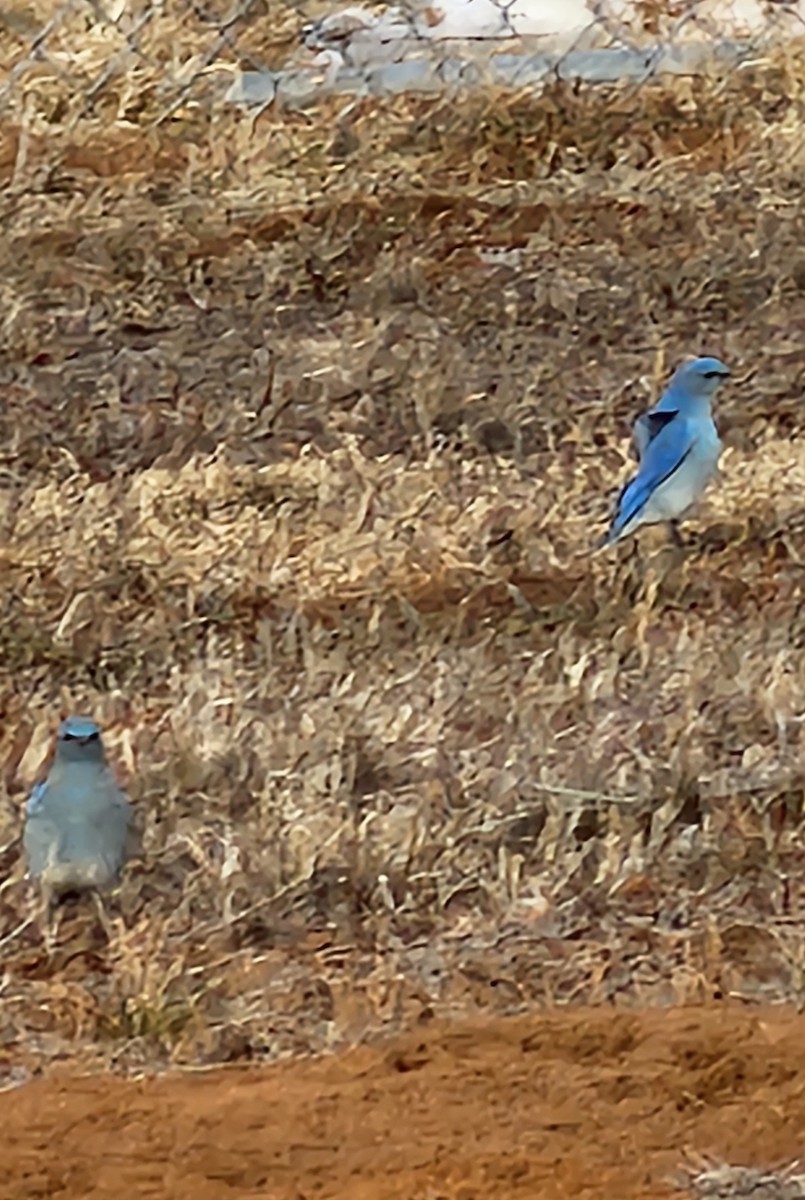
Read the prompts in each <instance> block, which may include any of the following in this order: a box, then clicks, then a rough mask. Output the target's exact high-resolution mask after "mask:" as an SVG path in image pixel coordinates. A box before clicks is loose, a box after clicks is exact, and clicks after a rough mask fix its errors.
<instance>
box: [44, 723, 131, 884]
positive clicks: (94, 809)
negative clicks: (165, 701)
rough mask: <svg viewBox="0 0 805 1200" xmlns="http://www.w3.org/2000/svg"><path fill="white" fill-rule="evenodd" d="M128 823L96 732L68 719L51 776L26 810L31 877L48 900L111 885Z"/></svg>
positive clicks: (123, 802)
mask: <svg viewBox="0 0 805 1200" xmlns="http://www.w3.org/2000/svg"><path fill="white" fill-rule="evenodd" d="M130 821H131V807H130V805H129V802H128V800H127V799H126V797H125V795H124V794H123V792H121V790H120V788H119V787H118V786H117V783H116V782H115V778H114V775H113V774H112V771H111V769H110V767H109V766H108V764H107V762H106V755H105V753H104V749H103V743H102V741H101V731H100V729H99V728H98V726H97V725H96V724H95V722H94V721H92V720H90V719H89V718H88V717H68V718H67V720H66V721H64V722H63V724H62V726H61V728H60V729H59V735H58V741H57V743H56V757H55V760H54V763H53V766H52V768H51V771H50V774H49V775H48V777H47V779H46V780H45V781H44V782H43V783H40V784H38V785H37V786H36V787H35V788H34V790H33V792H32V794H31V797H30V799H29V800H28V803H27V805H26V809H25V832H24V835H23V843H24V846H25V853H26V857H27V859H28V871H29V874H30V875H31V876H32V877H33V878H34V879H38V880H39V881H40V883H41V884H42V887H43V889H44V891H45V893H46V894H47V895H48V896H50V895H55V896H59V895H64V894H65V893H67V892H72V891H82V890H84V889H87V888H96V887H104V886H105V885H108V884H111V883H113V882H114V880H115V879H116V877H117V874H118V872H119V870H120V868H121V866H122V865H123V861H124V859H125V857H126V850H127V844H128V837H129V825H130Z"/></svg>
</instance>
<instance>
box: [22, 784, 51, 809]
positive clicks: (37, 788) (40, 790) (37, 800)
mask: <svg viewBox="0 0 805 1200" xmlns="http://www.w3.org/2000/svg"><path fill="white" fill-rule="evenodd" d="M47 786H48V781H47V780H46V779H43V780H42V781H41V783H37V784H35V785H34V787H33V790H32V791H31V794H30V796H29V797H28V800H27V802H26V804H25V815H26V817H34V816H36V814H37V812H38V811H39V806H40V805H41V803H42V798H43V796H44V794H45V792H46V791H47Z"/></svg>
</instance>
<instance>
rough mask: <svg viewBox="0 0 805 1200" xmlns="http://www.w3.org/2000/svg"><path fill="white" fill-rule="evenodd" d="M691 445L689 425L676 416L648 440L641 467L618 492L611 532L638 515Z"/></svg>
mask: <svg viewBox="0 0 805 1200" xmlns="http://www.w3.org/2000/svg"><path fill="white" fill-rule="evenodd" d="M692 446H693V438H692V437H691V430H690V425H689V424H688V422H687V421H685V420H683V419H682V418H680V417H679V416H678V415H675V419H673V420H671V421H668V422H667V424H665V425H664V426H663V428H662V429H661V430H660V431H659V433H657V434H656V436H655V437H653V438H652V440H651V441H650V442H649V443H648V446H647V447H646V450H645V454H644V457H643V460H642V462H641V464H640V470H639V471H638V472H637V474H636V475H635V477H634V478H633V479H632V480H631V481H630V482H629V483H627V485H626V487H625V488H624V489H623V491H622V492H621V494H620V497H619V499H618V511H617V514H616V516H615V521H614V523H613V526H612V533H618V532H619V531H620V530H621V529H622V528H623V527H624V525H628V523H629V522H630V521H631V520H632V519H633V518H634V517H636V516H637V514H638V513H639V512H640V509H641V508H642V507H643V505H644V504H645V503H646V501H647V500H648V499H649V497H650V496H651V494H652V493H653V492H654V491H656V489H657V488H658V487H659V486H660V484H662V483H665V482H666V480H668V479H670V478H671V476H672V475H674V474H675V473H676V472H677V471H678V470H679V468H680V467H681V466H682V463H683V462H684V461H685V459H686V458H687V457H688V455H689V454H690V451H691V449H692Z"/></svg>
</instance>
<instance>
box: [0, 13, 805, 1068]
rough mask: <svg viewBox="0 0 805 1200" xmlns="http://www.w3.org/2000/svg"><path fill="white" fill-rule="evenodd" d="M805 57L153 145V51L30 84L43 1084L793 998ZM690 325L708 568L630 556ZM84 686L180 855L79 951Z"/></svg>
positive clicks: (22, 463)
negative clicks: (57, 873)
mask: <svg viewBox="0 0 805 1200" xmlns="http://www.w3.org/2000/svg"><path fill="white" fill-rule="evenodd" d="M152 33H153V30H152ZM169 33H170V30H168V31H167V32H166V31H165V30H163V37H164V38H165V39H166V51H165V52H166V53H167V44H168V41H169V38H168V34H169ZM803 65H805V59H803V58H802V57H800V56H799V51H798V50H797V49H796V47H794V48H791V49H790V50H789V51H788V52H787V54H786V56H779V57H777V58H774V59H773V60H771V61H765V62H764V63H762V64H760V65H758V66H757V67H756V68H753V69H750V70H745V71H744V72H742V73H741V74H740V75H738V76H735V77H733V78H732V79H730V80H719V81H716V80H702V81H698V82H695V81H676V82H675V83H673V84H672V85H670V84H668V85H667V84H656V85H652V86H651V87H649V86H645V87H643V88H641V89H640V90H639V91H637V92H635V90H634V89H629V90H626V91H622V92H621V91H618V90H617V89H615V90H603V89H598V90H595V91H592V90H591V91H589V92H584V93H583V94H580V95H577V94H574V91H573V89H572V88H557V89H556V90H555V91H552V92H550V93H549V94H548V95H547V96H545V97H542V98H539V97H537V98H535V97H528V96H501V95H491V94H488V93H484V94H481V95H477V96H475V97H473V98H469V99H466V100H463V101H461V102H457V101H455V100H454V99H450V100H444V99H438V100H427V101H425V100H421V99H417V100H412V101H408V100H404V99H400V100H397V101H395V102H394V103H371V104H370V103H368V102H361V103H359V104H357V105H355V106H353V107H352V108H351V109H349V111H345V110H344V108H343V105H339V104H338V103H337V102H333V103H332V104H331V105H329V106H323V107H322V108H320V109H316V110H314V112H313V113H312V114H308V115H307V116H300V115H294V114H288V113H285V114H283V113H275V112H272V111H269V112H266V113H264V114H262V115H261V116H260V117H259V118H258V119H257V120H256V121H255V120H253V118H252V117H250V116H249V115H244V114H242V113H237V112H233V111H231V110H224V109H220V108H218V107H216V106H212V107H210V106H209V105H203V104H201V103H200V102H199V103H189V102H188V103H187V104H186V105H185V107H184V108H182V109H179V110H177V112H176V113H175V114H174V116H173V117H171V118H170V119H169V120H166V121H163V122H162V123H160V124H158V125H156V126H154V124H153V118H154V117H157V116H159V115H160V113H162V112H163V111H164V108H165V103H166V100H165V96H164V95H159V94H158V92H159V88H158V86H157V80H158V78H159V72H158V70H157V69H156V68H153V69H152V68H148V67H147V66H142V65H141V66H139V67H138V73H137V75H136V76H135V75H132V76H131V78H130V80H129V86H128V91H126V92H125V94H124V91H123V90H116V89H115V87H113V86H111V85H110V87H109V88H107V89H105V90H104V92H103V95H102V97H101V99H100V100H99V101H98V103H97V104H96V106H95V108H94V109H92V110H91V111H86V110H85V107H84V106H83V102H82V100H81V98H80V96H77V95H76V93H75V90H74V89H73V88H72V87H70V86H69V85H68V84H66V83H64V81H60V79H59V78H54V77H53V75H52V74H48V73H43V74H42V76H41V78H40V79H38V80H37V79H36V78H34V79H33V80H31V79H29V77H28V76H25V81H24V82H25V86H23V83H22V82H21V83H20V84H19V85H15V87H17V90H16V91H15V93H14V96H15V104H16V105H17V107H16V109H15V110H14V113H15V114H16V115H13V119H12V117H9V120H7V122H6V124H5V126H4V128H3V131H2V138H3V139H4V142H3V145H4V148H3V149H2V150H0V172H2V176H3V185H4V191H3V194H2V200H0V206H1V207H2V228H3V239H2V243H0V245H1V246H2V253H3V261H2V276H1V277H0V297H2V305H1V307H2V313H3V334H2V362H1V364H0V388H1V389H2V400H3V405H2V410H1V411H0V439H1V441H0V444H2V447H3V463H2V475H1V476H0V489H1V490H0V531H1V532H0V556H2V568H3V569H2V581H3V582H2V590H1V591H0V606H1V611H2V622H1V623H0V648H1V650H2V654H1V656H0V704H2V714H3V721H2V727H1V729H0V764H2V781H3V787H4V794H3V796H2V803H1V806H0V813H1V814H2V838H3V855H2V861H3V863H4V865H5V867H6V868H7V872H6V873H7V877H8V882H7V883H6V884H5V885H4V886H3V889H2V894H0V945H2V948H3V962H4V968H5V976H4V989H3V1023H4V1037H5V1040H6V1045H12V1044H13V1045H14V1046H15V1051H14V1060H15V1062H19V1061H20V1058H21V1056H22V1057H23V1059H24V1061H26V1062H30V1063H33V1062H37V1063H38V1062H42V1061H46V1060H48V1061H49V1060H51V1059H52V1058H53V1057H54V1056H56V1057H58V1056H64V1055H65V1054H68V1053H69V1054H79V1055H80V1056H82V1057H83V1058H84V1059H85V1060H86V1061H88V1062H89V1061H92V1060H93V1059H94V1058H98V1059H101V1058H102V1059H107V1058H108V1057H109V1056H110V1055H111V1057H112V1059H113V1061H114V1062H116V1063H118V1064H120V1065H124V1066H129V1067H130V1066H132V1065H137V1064H140V1063H153V1062H156V1061H161V1060H164V1059H166V1058H173V1059H174V1060H176V1061H181V1062H185V1063H191V1062H200V1061H220V1060H223V1059H227V1058H239V1057H243V1056H248V1055H263V1054H267V1055H275V1054H281V1053H287V1052H291V1051H294V1050H299V1049H300V1048H309V1047H320V1046H323V1045H330V1044H334V1043H338V1042H342V1041H350V1040H356V1039H359V1038H361V1037H363V1036H365V1035H366V1033H367V1032H371V1031H373V1030H376V1029H377V1028H380V1027H384V1028H385V1027H389V1026H400V1025H404V1024H405V1023H406V1022H407V1021H409V1020H411V1019H414V1018H416V1017H418V1016H421V1015H422V1014H423V1013H427V1012H430V1011H438V1012H443V1013H453V1012H457V1011H462V1010H466V1009H468V1008H477V1007H482V1008H489V1009H497V1010H506V1011H508V1010H510V1009H512V1008H516V1007H518V1006H520V1005H523V1004H527V1003H535V1002H561V1003H570V1002H575V1001H582V1000H583V1001H586V1002H599V1001H603V1000H613V999H615V998H620V999H622V1000H623V1001H624V1002H636V1001H641V1002H666V1001H669V1000H673V999H690V998H694V997H703V996H712V995H714V994H724V995H726V994H730V993H734V994H739V995H743V996H746V997H747V998H758V997H766V998H772V999H773V998H778V997H781V996H787V997H789V998H793V999H795V1000H797V1001H798V1002H799V1001H801V1000H802V998H803V996H805V959H803V955H802V951H801V934H802V903H801V899H800V881H799V877H798V871H797V868H798V866H799V863H800V860H801V850H800V832H799V830H800V822H801V809H802V802H803V787H804V786H805V769H804V768H805V763H804V762H803V740H802V734H801V721H802V716H803V713H805V694H804V692H803V687H804V685H803V682H802V681H803V679H805V661H803V660H804V659H805V651H804V650H803V647H804V646H805V615H804V614H805V609H803V606H802V583H803V565H802V562H803V553H804V552H805V520H803V518H805V449H803V447H805V442H803V440H802V438H801V436H800V435H801V431H802V428H803V423H804V422H803V411H804V410H803V408H802V404H803V400H802V395H803V374H804V373H805V369H804V368H803V362H804V361H805V360H804V359H803V349H804V348H805V296H804V295H803V289H804V288H805V250H803V246H805V238H804V237H803V234H804V233H805V230H804V229H803V216H802V206H801V202H800V200H801V180H802V176H803V170H805V149H804V148H803V135H802V129H803V95H802V84H801V80H802V78H803ZM149 71H150V74H149ZM29 84H30V86H28V85H29ZM697 351H700V352H704V351H707V352H711V353H717V354H719V355H720V356H721V357H723V358H725V359H726V360H727V361H728V362H729V363H730V364H731V365H732V367H733V369H734V371H735V379H734V382H733V383H732V384H731V385H730V387H729V388H728V389H727V391H726V392H725V393H724V396H723V401H722V403H721V406H720V410H719V413H720V423H721V427H722V430H723V432H724V435H725V438H726V441H727V443H728V446H729V449H728V452H727V453H726V454H725V456H724V460H723V478H722V480H721V482H720V483H719V485H718V486H716V487H714V488H713V490H712V492H711V493H710V496H709V499H708V501H707V503H706V504H705V505H704V506H703V507H702V509H701V511H700V513H699V519H698V521H697V522H695V523H694V524H693V526H692V528H693V530H694V534H693V545H692V547H691V549H690V550H689V552H688V553H686V554H685V555H684V556H680V554H679V553H678V552H677V551H676V550H674V549H673V548H671V547H668V546H666V545H665V544H664V541H663V536H662V534H661V533H658V534H656V535H655V534H652V533H651V532H649V533H647V534H646V535H645V536H644V538H643V539H642V541H641V543H640V545H639V547H638V548H637V549H635V547H633V546H628V547H624V548H622V550H620V551H619V552H618V553H616V554H613V555H611V556H609V557H607V556H606V555H604V556H596V557H591V556H590V554H589V550H590V548H591V547H592V545H593V543H594V540H595V538H596V536H597V535H598V534H599V533H600V532H601V528H602V526H603V522H604V521H605V520H606V517H607V513H608V507H609V503H610V497H611V494H612V491H613V489H614V488H615V487H616V485H617V484H618V483H619V481H620V480H621V478H622V477H623V475H624V473H625V472H626V471H627V470H628V461H627V430H628V421H629V419H630V418H631V417H632V416H633V415H634V414H635V412H637V411H638V410H639V409H640V408H641V407H643V406H644V405H645V404H646V403H647V402H648V401H649V400H650V398H651V397H652V396H654V395H655V394H656V391H657V388H658V387H659V386H660V385H661V383H662V381H663V379H664V377H665V376H666V374H667V372H668V371H669V369H670V368H671V367H672V366H673V364H674V363H675V362H676V361H677V360H678V359H679V357H680V356H681V355H683V354H685V353H689V352H697ZM72 710H89V711H91V712H93V714H95V715H96V716H97V718H98V719H99V720H100V721H101V722H102V723H103V724H104V726H105V727H106V728H107V729H108V744H109V746H110V749H111V752H112V754H113V756H114V758H115V760H116V761H117V762H118V763H119V764H120V767H121V774H123V775H125V777H126V779H127V782H128V786H129V788H130V792H131V795H132V797H133V799H134V801H135V802H136V804H137V807H138V811H139V813H140V814H141V817H142V823H143V827H144V855H143V859H142V861H141V862H137V863H134V864H132V867H131V869H130V871H129V873H128V875H127V878H126V880H125V882H124V884H123V887H122V889H121V891H120V894H119V896H117V897H116V898H115V899H114V900H113V901H112V902H110V908H109V913H110V915H109V920H110V922H111V926H110V929H109V930H108V931H107V932H106V933H105V934H104V933H102V932H101V931H100V930H99V929H98V928H94V926H93V920H94V918H93V916H92V914H91V913H89V912H88V911H84V910H80V911H79V912H77V913H75V914H72V915H69V914H68V916H67V918H66V919H65V922H64V924H63V927H62V939H61V948H60V950H59V951H58V952H57V954H56V957H55V958H54V959H53V960H48V959H47V957H46V956H45V954H44V951H43V947H42V943H41V939H40V937H39V934H38V932H37V930H36V929H35V928H34V927H33V926H32V925H26V924H25V920H26V916H27V914H28V912H29V901H28V896H27V892H26V890H25V886H24V884H23V883H22V881H21V879H20V877H19V876H20V870H19V869H18V868H17V862H18V851H19V845H18V840H17V839H18V835H19V828H20V811H21V804H22V802H23V801H24V798H25V795H26V793H27V789H28V787H29V786H30V784H31V782H32V780H33V779H34V778H35V776H36V774H37V771H38V770H39V769H40V767H41V765H42V763H43V759H44V758H45V756H46V754H47V749H48V746H49V743H50V739H51V737H52V734H53V730H54V726H55V723H56V721H57V719H58V717H59V715H60V714H61V713H62V712H64V711H72ZM21 926H22V927H21Z"/></svg>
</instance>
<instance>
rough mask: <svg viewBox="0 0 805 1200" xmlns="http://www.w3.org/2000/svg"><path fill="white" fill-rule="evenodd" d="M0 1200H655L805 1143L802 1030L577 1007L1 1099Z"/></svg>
mask: <svg viewBox="0 0 805 1200" xmlns="http://www.w3.org/2000/svg"><path fill="white" fill-rule="evenodd" d="M0 1121H1V1122H2V1129H3V1142H2V1144H3V1152H2V1155H0V1195H2V1197H3V1200H12V1198H13V1200H18V1198H23V1197H25V1198H27V1197H36V1198H37V1200H42V1198H44V1197H48V1198H53V1200H68V1198H72V1197H75V1198H76V1200H78V1198H79V1197H80V1198H81V1200H101V1198H103V1200H106V1198H107V1197H109V1198H111V1197H115V1198H117V1197H120V1196H125V1197H171V1200H213V1198H215V1200H221V1198H222V1197H225V1198H227V1200H228V1198H230V1197H232V1198H236V1197H246V1196H249V1197H257V1196H260V1197H270V1198H271V1200H275V1198H276V1200H291V1198H293V1200H303V1198H306V1197H313V1196H315V1197H338V1198H339V1200H340V1198H342V1197H343V1198H344V1200H346V1197H349V1198H350V1200H370V1198H371V1200H392V1197H393V1198H394V1200H403V1198H404V1200H414V1198H419V1197H422V1198H427V1200H453V1198H455V1200H459V1198H460V1200H474V1198H475V1197H484V1200H495V1198H496V1197H499V1198H501V1200H502V1198H503V1197H506V1198H507V1200H509V1198H511V1197H520V1196H522V1197H525V1196H528V1197H539V1198H540V1200H560V1198H561V1200H566V1198H568V1200H569V1198H570V1197H573V1198H574V1200H578V1198H579V1197H590V1198H592V1197H595V1198H596V1200H607V1198H608V1197H611V1198H612V1200H632V1198H636V1197H640V1198H641V1200H649V1198H650V1200H665V1198H668V1197H677V1196H682V1195H689V1194H690V1193H689V1191H688V1190H687V1188H686V1187H680V1186H678V1185H677V1186H675V1184H674V1182H673V1179H674V1175H675V1174H676V1173H677V1172H678V1171H679V1168H680V1167H681V1166H682V1165H683V1164H684V1162H685V1156H686V1153H687V1152H693V1153H694V1154H696V1153H698V1154H703V1155H709V1156H713V1157H714V1158H717V1159H721V1160H724V1161H726V1162H730V1163H732V1164H734V1165H737V1164H746V1165H755V1166H778V1165H780V1164H784V1163H789V1162H790V1161H791V1160H792V1159H795V1158H797V1157H798V1156H800V1154H801V1152H802V1150H803V1148H804V1147H805V1018H803V1017H801V1016H797V1015H795V1014H793V1013H789V1012H784V1011H782V1010H779V1009H772V1010H765V1011H763V1012H760V1011H752V1012H749V1011H746V1010H736V1009H728V1008H715V1007H713V1008H710V1009H693V1008H688V1009H675V1010H670V1011H667V1012H656V1011H655V1012H648V1013H638V1014H629V1013H612V1012H605V1011H602V1010H600V1009H597V1010H594V1011H587V1012H585V1011H579V1010H574V1011H572V1012H568V1013H558V1014H550V1015H543V1016H533V1017H529V1018H522V1019H520V1018H518V1019H512V1020H498V1021H475V1022H471V1023H460V1024H452V1025H451V1024H431V1025H428V1026H427V1027H423V1028H422V1029H421V1031H418V1032H416V1033H413V1034H410V1035H407V1036H403V1037H399V1038H397V1039H394V1040H392V1041H390V1042H386V1043H383V1044H382V1045H378V1046H374V1047H371V1048H362V1049H359V1050H355V1051H350V1052H348V1053H345V1054H342V1055H339V1056H335V1057H331V1058H323V1059H318V1060H302V1061H299V1060H297V1061H289V1062H284V1063H281V1064H275V1065H271V1066H265V1067H248V1068H241V1067H234V1068H223V1069H216V1070H215V1071H204V1072H199V1073H182V1074H173V1075H170V1076H163V1077H162V1078H158V1079H157V1078H149V1079H143V1080H137V1081H132V1080H123V1079H119V1078H115V1077H105V1078H99V1077H92V1078H86V1077H84V1078H80V1077H75V1076H72V1077H67V1076H61V1077H58V1078H56V1077H51V1078H50V1079H47V1080H44V1079H43V1080H39V1081H37V1082H34V1083H32V1084H30V1085H27V1086H24V1087H22V1088H19V1089H17V1090H15V1091H9V1092H6V1093H4V1094H3V1095H2V1096H0Z"/></svg>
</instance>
